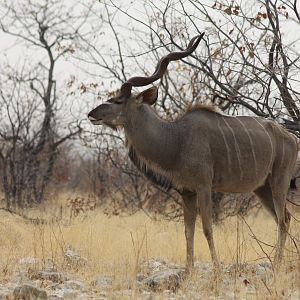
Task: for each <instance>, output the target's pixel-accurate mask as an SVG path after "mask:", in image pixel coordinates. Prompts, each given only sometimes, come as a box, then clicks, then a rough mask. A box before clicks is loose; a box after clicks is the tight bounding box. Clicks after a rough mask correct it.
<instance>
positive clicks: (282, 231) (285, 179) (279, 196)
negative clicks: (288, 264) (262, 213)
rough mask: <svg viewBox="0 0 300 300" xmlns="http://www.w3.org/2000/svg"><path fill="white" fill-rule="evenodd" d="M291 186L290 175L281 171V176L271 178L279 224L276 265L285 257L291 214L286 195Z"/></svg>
mask: <svg viewBox="0 0 300 300" xmlns="http://www.w3.org/2000/svg"><path fill="white" fill-rule="evenodd" d="M288 187H289V176H285V174H284V172H282V173H281V176H280V178H272V179H271V188H272V195H273V202H274V208H275V212H276V216H277V220H278V222H277V224H278V240H277V245H276V253H275V258H274V264H275V266H278V265H279V264H280V262H281V260H282V257H283V251H284V245H285V242H286V238H287V234H288V231H289V227H290V220H291V214H290V213H289V211H288V210H287V208H286V197H287V192H288Z"/></svg>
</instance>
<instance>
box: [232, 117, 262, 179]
mask: <svg viewBox="0 0 300 300" xmlns="http://www.w3.org/2000/svg"><path fill="white" fill-rule="evenodd" d="M236 120H238V121H239V122H240V124H241V125H242V127H243V128H244V130H245V132H246V134H247V136H248V138H249V141H250V145H251V152H252V156H253V161H254V169H255V175H256V177H257V176H258V173H257V161H256V155H255V151H254V144H253V140H252V137H251V135H250V133H249V131H248V129H247V127H246V126H245V124H244V123H243V122H242V121H241V120H240V119H239V118H238V117H237V118H236Z"/></svg>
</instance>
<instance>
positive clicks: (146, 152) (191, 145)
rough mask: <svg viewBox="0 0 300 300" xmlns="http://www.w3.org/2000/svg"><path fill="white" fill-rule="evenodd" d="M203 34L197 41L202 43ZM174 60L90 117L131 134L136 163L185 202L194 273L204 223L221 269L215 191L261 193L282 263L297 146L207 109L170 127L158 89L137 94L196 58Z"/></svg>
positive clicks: (267, 129)
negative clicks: (173, 65)
mask: <svg viewBox="0 0 300 300" xmlns="http://www.w3.org/2000/svg"><path fill="white" fill-rule="evenodd" d="M202 36H203V34H202V35H201V36H200V37H199V38H198V39H197V42H196V43H199V41H200V39H201V37H202ZM195 40H196V39H195V38H194V39H193V40H192V41H191V42H190V44H189V46H188V48H187V50H185V51H182V52H177V53H170V54H169V55H168V56H166V57H165V58H163V59H162V60H161V61H160V63H159V64H158V66H157V69H156V71H155V73H154V74H153V75H152V76H151V77H149V78H146V77H133V78H131V79H129V80H128V81H127V82H125V83H124V84H123V85H122V87H121V90H120V92H119V94H118V95H116V96H115V97H113V98H111V99H109V100H108V101H107V102H105V103H103V104H101V105H99V106H98V107H96V108H95V109H94V110H92V111H91V112H90V113H89V119H90V120H91V122H92V123H93V124H95V125H99V124H103V125H107V126H110V127H112V128H116V127H122V128H124V131H125V135H126V138H127V146H128V148H129V157H130V158H131V159H132V160H133V162H134V163H135V164H136V165H137V167H138V168H139V169H140V170H141V171H142V172H143V173H144V174H145V175H146V177H147V178H149V179H151V180H152V181H153V182H154V183H157V184H160V185H161V186H163V187H167V188H170V187H174V188H176V189H177V190H178V191H179V192H180V194H181V195H182V200H183V210H184V223H185V235H186V242H187V267H188V268H191V267H192V266H193V258H194V231H195V221H196V217H197V215H198V214H200V215H201V219H202V225H203V232H204V234H205V236H206V239H207V242H208V245H209V248H210V252H211V256H212V260H213V262H214V264H215V266H216V267H218V266H219V263H218V258H217V254H216V250H215V246H214V241H213V233H212V200H211V192H212V191H222V192H231V193H236V192H254V193H255V194H256V195H257V196H258V197H259V198H260V199H261V201H262V203H263V204H264V206H265V207H266V208H267V209H268V211H269V212H270V213H271V215H272V216H273V218H274V219H275V221H276V222H277V224H278V242H277V246H276V254H275V262H276V263H278V262H279V261H280V260H281V258H282V255H283V250H284V245H285V240H286V237H287V231H288V229H289V223H290V214H289V212H288V211H287V209H286V196H287V192H288V188H289V184H290V180H291V177H292V175H293V170H294V165H295V162H296V157H297V152H298V149H297V141H296V138H295V137H294V136H293V135H292V134H290V133H289V132H288V131H286V130H285V129H284V128H282V127H281V126H280V125H278V124H276V123H275V122H273V121H269V120H266V119H263V118H258V117H250V116H244V117H230V116H226V115H223V114H222V113H219V112H217V111H215V110H214V109H213V108H211V107H207V106H204V107H203V106H194V107H192V108H191V109H190V110H189V111H187V112H186V113H185V114H184V115H183V116H182V117H180V118H178V119H177V120H176V121H174V122H168V121H166V120H162V119H161V118H160V117H159V116H158V115H157V113H156V112H155V111H154V109H153V108H152V107H151V105H152V104H154V103H155V101H156V100H157V94H158V92H157V88H155V87H152V88H150V89H147V90H144V91H143V92H141V93H139V94H132V93H131V87H132V86H134V85H136V86H141V85H146V84H149V83H151V82H153V81H154V80H156V79H158V78H159V77H161V76H162V74H163V72H164V71H165V69H166V68H167V65H168V62H169V61H170V60H175V59H179V58H182V57H185V56H187V55H188V54H190V53H191V52H192V51H193V49H195V47H196V46H197V45H196V44H193V43H194V41H195Z"/></svg>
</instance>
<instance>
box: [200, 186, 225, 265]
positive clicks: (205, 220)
mask: <svg viewBox="0 0 300 300" xmlns="http://www.w3.org/2000/svg"><path fill="white" fill-rule="evenodd" d="M196 206H197V210H199V211H200V214H201V219H202V227H203V233H204V235H205V237H206V240H207V243H208V246H209V250H210V254H211V258H212V261H213V264H214V268H215V270H216V271H219V270H220V263H219V260H218V256H217V252H216V248H215V243H214V238H213V229H212V218H213V207H212V199H211V189H209V188H208V187H207V186H202V187H201V189H199V190H198V191H197V201H196Z"/></svg>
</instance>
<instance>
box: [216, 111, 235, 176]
mask: <svg viewBox="0 0 300 300" xmlns="http://www.w3.org/2000/svg"><path fill="white" fill-rule="evenodd" d="M215 116H216V118H217V123H218V128H219V129H220V131H221V134H222V137H223V141H224V143H225V146H226V150H227V162H228V171H229V173H231V171H232V167H231V165H232V161H231V156H230V148H229V145H228V144H227V141H226V137H225V134H224V132H223V129H222V127H221V126H220V119H219V116H217V115H215Z"/></svg>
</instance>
